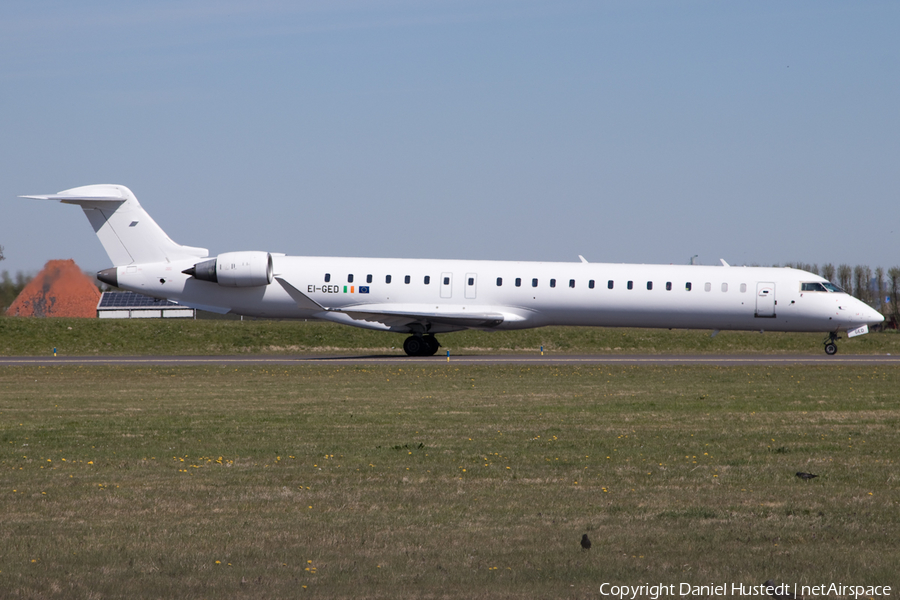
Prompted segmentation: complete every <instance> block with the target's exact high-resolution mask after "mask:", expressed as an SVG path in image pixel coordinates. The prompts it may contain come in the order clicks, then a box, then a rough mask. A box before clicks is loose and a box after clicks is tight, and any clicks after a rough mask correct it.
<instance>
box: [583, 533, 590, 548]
mask: <svg viewBox="0 0 900 600" xmlns="http://www.w3.org/2000/svg"><path fill="white" fill-rule="evenodd" d="M590 549H591V540H590V538H588V536H587V534H584V535H583V536H581V551H582V552H584V551H585V550H590Z"/></svg>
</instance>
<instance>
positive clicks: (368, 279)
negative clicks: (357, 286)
mask: <svg viewBox="0 0 900 600" xmlns="http://www.w3.org/2000/svg"><path fill="white" fill-rule="evenodd" d="M366 283H372V275H371V274H369V275H366Z"/></svg>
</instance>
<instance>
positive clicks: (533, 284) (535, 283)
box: [531, 279, 537, 287]
mask: <svg viewBox="0 0 900 600" xmlns="http://www.w3.org/2000/svg"><path fill="white" fill-rule="evenodd" d="M531 287H537V279H532V280H531Z"/></svg>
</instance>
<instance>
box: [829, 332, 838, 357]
mask: <svg viewBox="0 0 900 600" xmlns="http://www.w3.org/2000/svg"><path fill="white" fill-rule="evenodd" d="M839 339H841V338H839V337H838V334H837V333H836V332H834V331H832V332H831V333H829V334H828V337H827V338H825V354H827V355H828V356H834V355H835V354H837V344H835V343H834V341H835V340H839Z"/></svg>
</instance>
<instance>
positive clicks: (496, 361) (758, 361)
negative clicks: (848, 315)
mask: <svg viewBox="0 0 900 600" xmlns="http://www.w3.org/2000/svg"><path fill="white" fill-rule="evenodd" d="M447 363H448V360H447V356H446V355H444V356H429V357H409V356H403V355H375V354H372V355H353V356H349V355H331V356H325V355H320V354H315V355H306V356H303V355H299V356H282V355H269V356H266V355H253V354H249V355H231V356H56V357H53V356H19V357H0V366H17V365H18V366H22V365H33V366H38V365H39V366H51V365H56V366H58V365H133V366H141V365H166V366H188V365H231V366H234V365H246V366H255V365H302V364H318V365H326V364H331V365H361V364H403V365H441V364H447ZM449 363H450V364H455V365H718V366H723V367H724V366H746V365H823V366H824V365H845V366H846V365H900V355H898V356H891V355H836V356H827V355H824V354H823V355H821V356H816V355H794V356H784V355H723V354H709V355H615V354H594V355H563V354H555V355H550V354H545V355H544V356H541V355H539V354H507V355H491V354H485V355H477V356H450V359H449Z"/></svg>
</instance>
